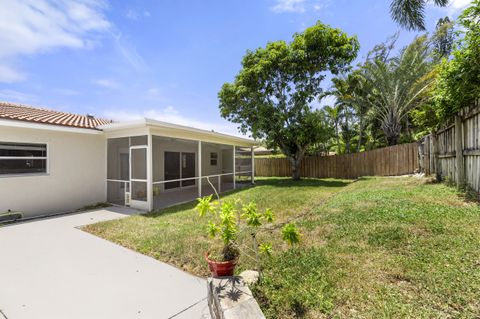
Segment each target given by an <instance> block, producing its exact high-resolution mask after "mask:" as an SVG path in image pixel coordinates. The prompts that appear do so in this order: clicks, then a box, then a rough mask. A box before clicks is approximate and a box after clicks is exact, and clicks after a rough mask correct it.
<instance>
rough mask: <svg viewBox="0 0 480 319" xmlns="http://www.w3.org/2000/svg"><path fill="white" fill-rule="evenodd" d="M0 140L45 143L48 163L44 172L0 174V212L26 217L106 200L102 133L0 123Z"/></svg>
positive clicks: (103, 139) (103, 138)
mask: <svg viewBox="0 0 480 319" xmlns="http://www.w3.org/2000/svg"><path fill="white" fill-rule="evenodd" d="M0 141H2V142H24V143H46V144H47V145H48V146H47V147H48V163H47V165H48V166H49V169H48V173H47V174H40V175H18V176H7V175H3V176H2V175H0V212H4V211H7V210H8V209H11V210H12V211H21V212H23V213H24V214H25V217H29V216H35V215H44V214H49V213H57V212H66V211H72V210H76V209H78V208H81V207H83V206H85V205H90V204H95V203H97V202H104V201H105V200H106V198H105V197H106V195H105V178H106V172H105V137H104V136H103V135H101V134H85V133H72V132H58V131H51V130H43V129H30V128H20V127H6V126H0Z"/></svg>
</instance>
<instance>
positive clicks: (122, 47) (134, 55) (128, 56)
mask: <svg viewBox="0 0 480 319" xmlns="http://www.w3.org/2000/svg"><path fill="white" fill-rule="evenodd" d="M112 36H113V38H114V40H115V48H116V50H117V52H118V53H119V54H120V55H121V56H122V57H123V58H124V59H125V60H126V61H127V62H128V63H129V64H130V65H131V66H132V67H133V68H134V69H136V70H137V71H145V70H148V68H147V64H146V63H145V61H144V60H143V58H142V56H141V55H140V54H139V53H138V52H137V49H136V48H135V46H133V45H131V44H130V43H128V42H127V39H126V38H125V36H123V34H122V33H121V32H117V33H115V34H112Z"/></svg>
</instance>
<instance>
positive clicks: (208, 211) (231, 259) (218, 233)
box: [196, 195, 274, 277]
mask: <svg viewBox="0 0 480 319" xmlns="http://www.w3.org/2000/svg"><path fill="white" fill-rule="evenodd" d="M212 199H213V195H210V196H206V197H203V198H199V199H198V204H197V206H196V209H197V211H198V212H199V214H200V216H201V217H209V221H208V223H207V233H208V235H209V237H211V238H212V239H214V240H218V239H219V240H221V243H222V245H221V248H220V249H218V248H216V249H215V248H212V249H211V250H210V251H208V252H206V253H205V259H206V261H207V263H208V266H209V268H210V271H211V272H212V275H213V276H214V277H223V276H232V275H233V273H234V270H235V266H236V265H237V262H238V257H239V255H240V244H239V242H238V239H239V234H240V233H241V232H248V234H250V237H251V238H252V240H253V250H254V252H255V255H256V256H255V258H256V260H257V264H258V262H259V252H265V253H267V254H268V253H269V252H270V251H271V246H270V245H269V244H260V245H258V243H257V240H256V232H257V229H258V227H259V226H261V225H262V224H263V223H264V222H266V223H271V222H272V221H273V218H274V216H273V212H272V211H271V210H270V209H266V210H265V211H264V212H263V213H259V212H258V211H257V207H256V205H255V203H254V202H250V203H248V204H247V205H243V204H242V203H241V202H240V201H239V200H224V201H221V200H220V199H218V200H217V201H212ZM257 267H258V265H257Z"/></svg>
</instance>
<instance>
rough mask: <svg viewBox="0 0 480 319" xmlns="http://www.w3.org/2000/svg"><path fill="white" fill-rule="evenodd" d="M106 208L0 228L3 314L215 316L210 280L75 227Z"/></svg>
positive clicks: (51, 317) (64, 318)
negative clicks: (209, 293) (209, 298)
mask: <svg viewBox="0 0 480 319" xmlns="http://www.w3.org/2000/svg"><path fill="white" fill-rule="evenodd" d="M134 213H136V212H135V211H134V210H130V209H126V208H106V209H98V210H94V211H90V212H85V213H80V214H74V215H67V216H61V217H56V218H50V219H43V220H37V221H31V222H25V223H21V224H15V225H10V226H4V227H1V228H0V310H1V311H0V318H1V319H3V317H2V315H3V316H4V317H6V318H8V319H32V318H35V319H43V318H45V319H76V318H79V319H80V318H81V319H87V318H88V319H97V318H98V319H110V318H112V319H123V318H125V319H136V318H139V319H140V318H149V319H150V318H152V319H153V318H155V319H160V318H175V319H180V318H181V319H186V318H210V316H209V312H208V307H207V303H206V300H205V299H206V295H207V287H206V281H205V280H203V279H200V278H197V277H194V276H192V275H190V274H187V273H185V272H183V271H181V270H179V269H177V268H174V267H172V266H169V265H167V264H165V263H162V262H159V261H157V260H155V259H153V258H150V257H147V256H144V255H142V254H139V253H136V252H134V251H132V250H129V249H126V248H123V247H121V246H119V245H116V244H113V243H111V242H109V241H106V240H103V239H100V238H98V237H96V236H93V235H90V234H88V233H85V232H83V231H82V230H80V229H78V228H76V227H78V226H81V225H86V224H90V223H96V222H99V221H103V220H110V219H116V218H122V217H125V216H128V215H130V214H134Z"/></svg>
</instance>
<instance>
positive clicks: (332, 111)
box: [324, 105, 340, 154]
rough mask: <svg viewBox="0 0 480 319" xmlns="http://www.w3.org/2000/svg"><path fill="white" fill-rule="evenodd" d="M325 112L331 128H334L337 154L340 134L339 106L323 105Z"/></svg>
mask: <svg viewBox="0 0 480 319" xmlns="http://www.w3.org/2000/svg"><path fill="white" fill-rule="evenodd" d="M324 110H325V113H326V115H327V117H328V119H329V120H330V122H331V124H333V128H334V130H335V138H336V142H337V154H338V153H340V135H339V131H338V128H339V124H340V108H339V107H338V106H333V107H332V106H328V105H327V106H325V108H324Z"/></svg>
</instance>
